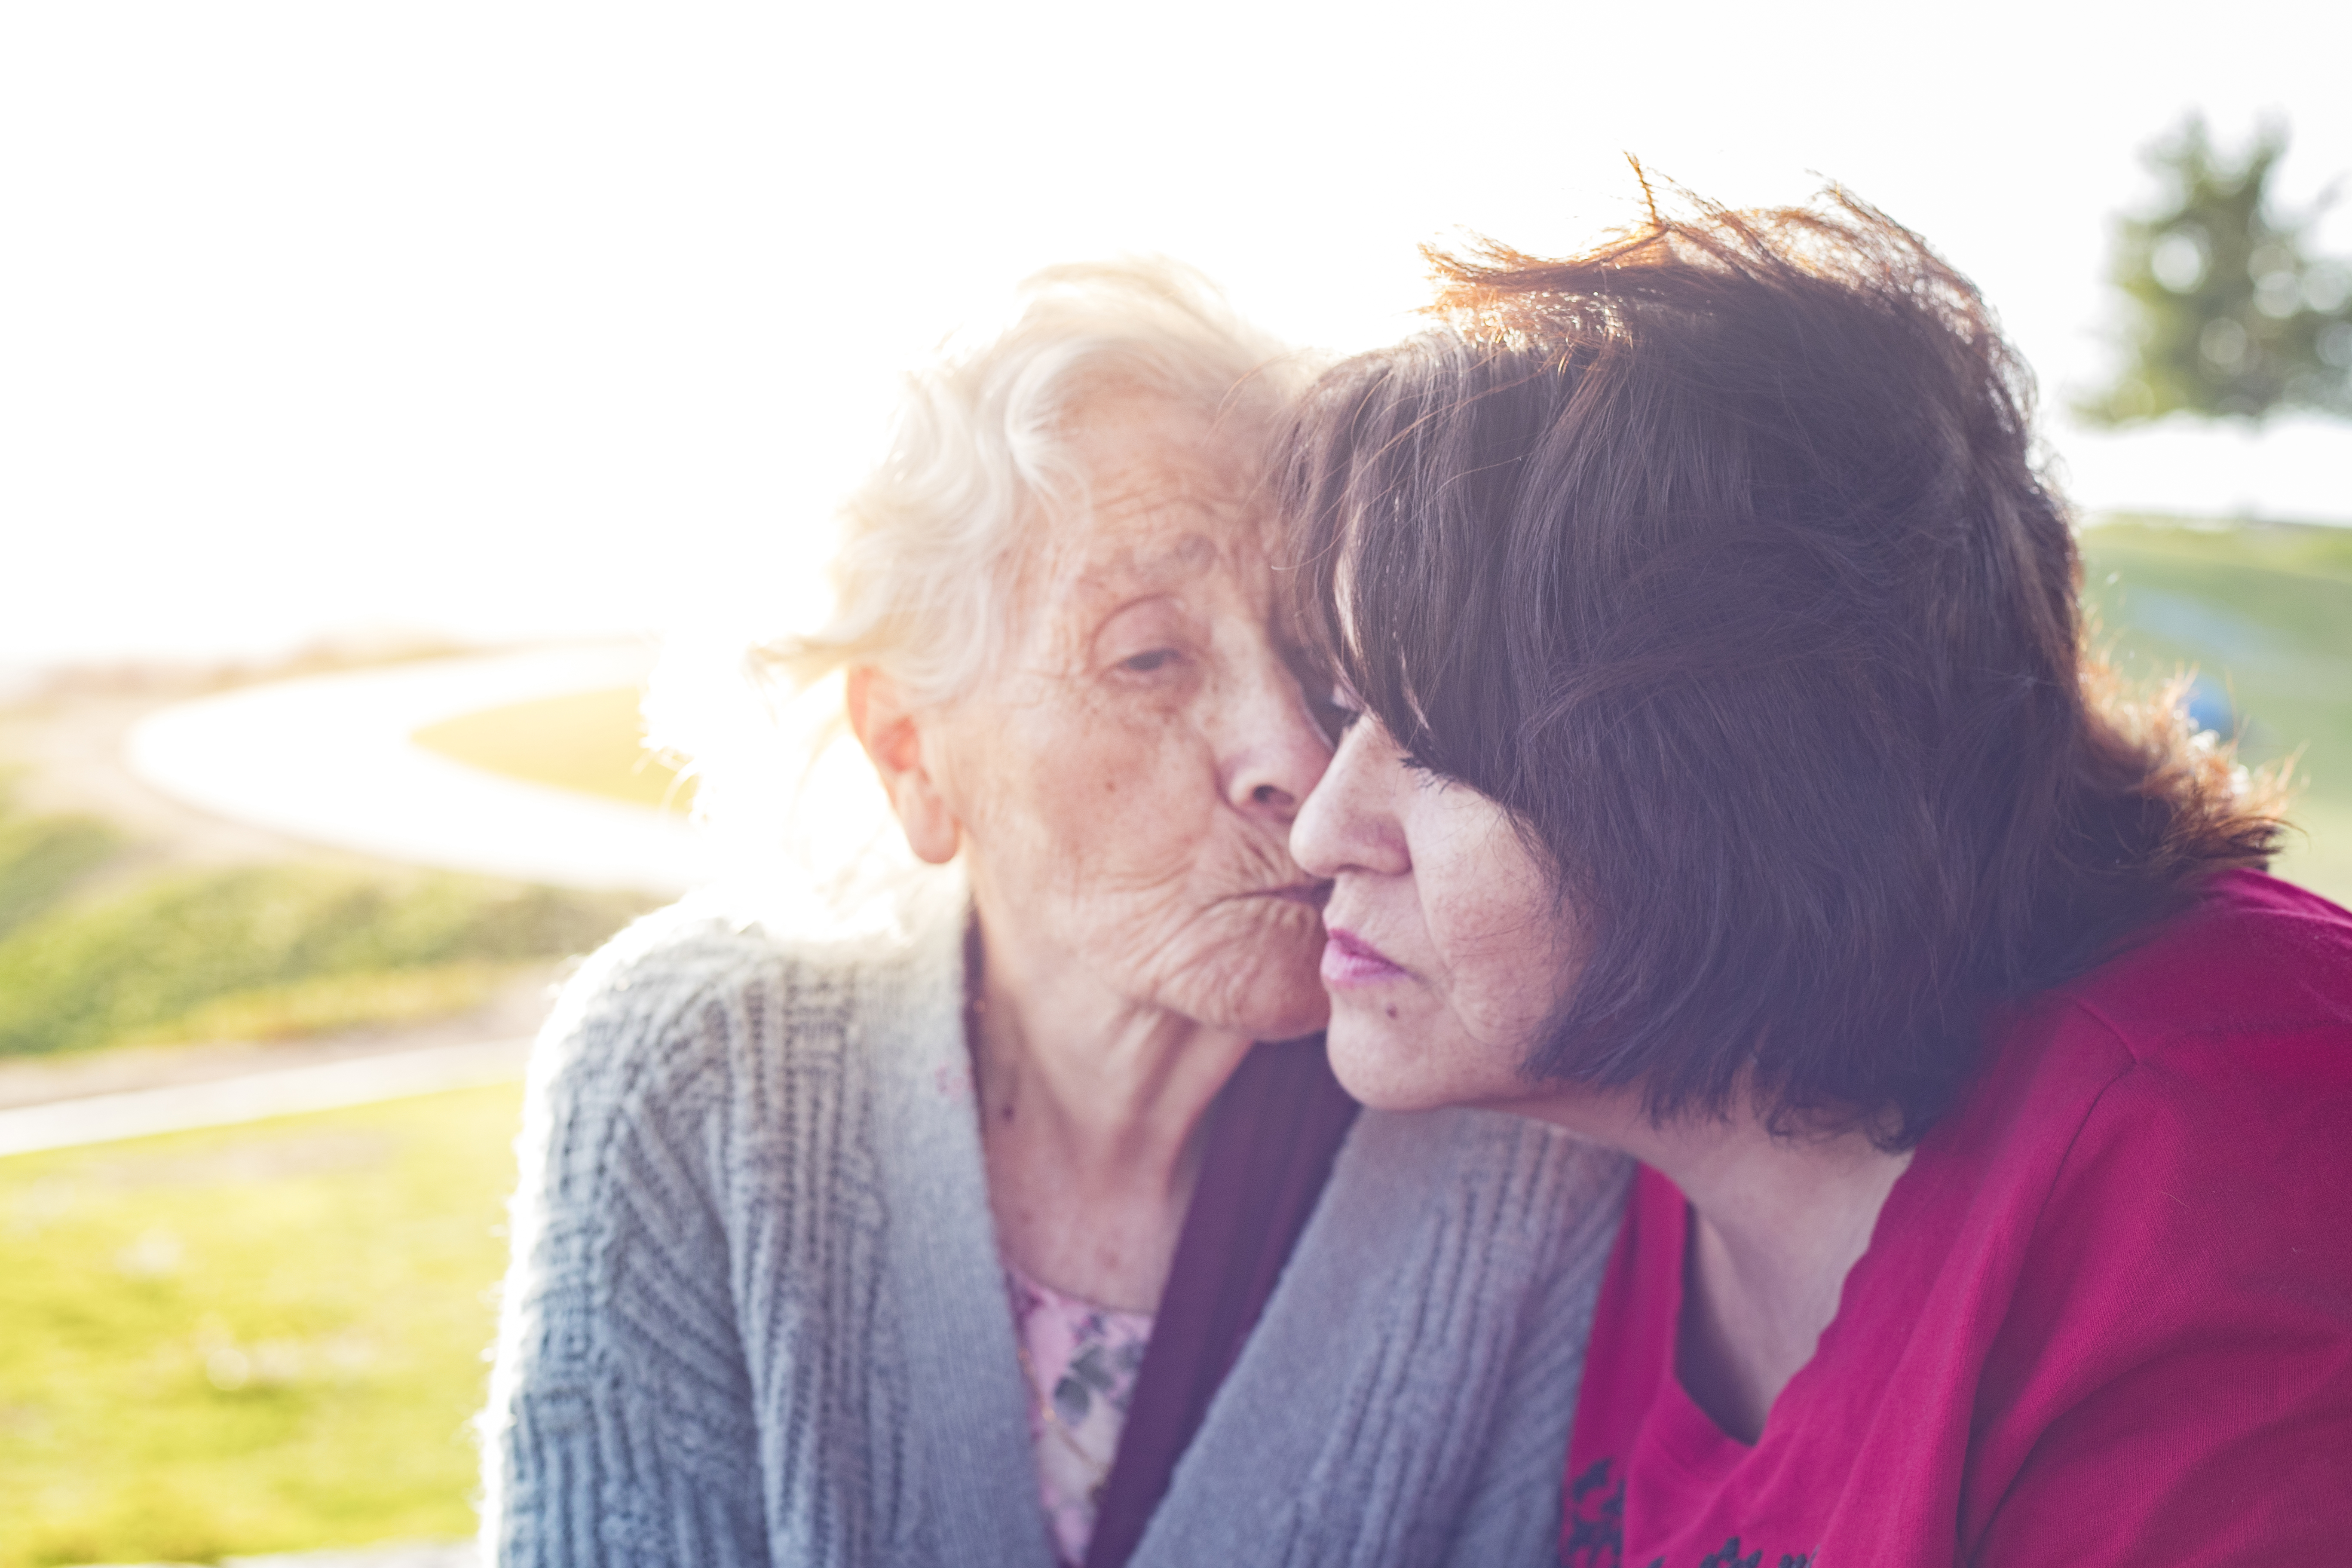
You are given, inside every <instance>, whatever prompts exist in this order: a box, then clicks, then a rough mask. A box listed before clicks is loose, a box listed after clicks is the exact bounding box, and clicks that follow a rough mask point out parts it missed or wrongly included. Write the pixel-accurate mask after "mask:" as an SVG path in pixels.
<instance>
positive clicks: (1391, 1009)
mask: <svg viewBox="0 0 2352 1568" xmlns="http://www.w3.org/2000/svg"><path fill="white" fill-rule="evenodd" d="M1388 1015H1389V1016H1390V1017H1391V1018H1393V1017H1395V1016H1396V1004H1395V1003H1393V1002H1391V1003H1390V1004H1389V1005H1388Z"/></svg>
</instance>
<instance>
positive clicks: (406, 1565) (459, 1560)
mask: <svg viewBox="0 0 2352 1568" xmlns="http://www.w3.org/2000/svg"><path fill="white" fill-rule="evenodd" d="M481 1561H482V1558H481V1553H480V1552H477V1551H476V1550H475V1548H474V1543H473V1542H470V1541H447V1542H409V1543H407V1544H405V1545H399V1546H369V1547H362V1548H360V1549H359V1550H356V1551H349V1550H347V1551H342V1552H289V1553H285V1554H282V1555H277V1556H270V1557H224V1558H222V1559H221V1568H479V1564H480V1563H481ZM112 1568H194V1565H193V1564H185V1563H118V1564H113V1565H112Z"/></svg>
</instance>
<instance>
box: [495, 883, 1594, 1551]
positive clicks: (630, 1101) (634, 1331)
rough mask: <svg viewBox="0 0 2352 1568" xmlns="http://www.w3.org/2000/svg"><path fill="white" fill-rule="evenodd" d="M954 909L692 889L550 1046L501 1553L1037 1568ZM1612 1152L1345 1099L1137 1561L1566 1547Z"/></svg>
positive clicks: (533, 1119)
mask: <svg viewBox="0 0 2352 1568" xmlns="http://www.w3.org/2000/svg"><path fill="white" fill-rule="evenodd" d="M962 920H963V916H962V913H961V908H960V907H956V908H949V907H947V906H946V905H944V904H941V905H940V908H939V910H938V911H937V912H935V913H934V914H933V915H932V916H931V917H929V918H928V919H923V920H919V921H916V922H915V924H914V926H913V929H912V930H911V931H909V932H908V933H907V934H905V935H904V936H902V937H900V938H898V939H897V940H892V941H879V940H877V941H875V942H869V943H866V944H864V945H849V944H833V945H829V946H819V945H811V944H801V945H798V946H795V945H793V944H790V943H786V942H780V941H777V940H775V939H773V938H771V937H770V936H768V935H767V934H765V933H764V932H763V931H761V929H759V928H757V927H747V926H745V925H743V924H741V923H740V922H738V921H730V920H728V919H725V918H719V917H714V916H711V915H708V914H697V913H695V912H693V911H692V910H683V909H682V910H671V911H668V912H667V913H665V914H662V915H656V916H654V917H652V918H650V919H648V920H646V921H641V922H639V923H638V924H637V925H636V926H635V927H633V928H632V929H631V930H630V931H626V932H625V933H624V934H623V935H622V936H620V937H619V938H617V939H616V940H615V941H614V942H613V943H612V944H610V945H609V946H608V947H606V948H605V949H604V952H601V953H599V954H598V955H597V956H596V957H595V958H593V959H592V960H591V961H590V962H589V963H588V964H587V965H586V967H585V968H584V969H583V971H582V972H581V973H580V974H579V975H578V976H576V977H575V979H574V980H573V982H572V984H571V985H570V986H569V987H568V988H567V990H566V992H565V994H564V996H563V997H562V1001H561V1002H560V1003H559V1004H558V1005H557V1008H556V1012H555V1015H554V1016H553V1017H552V1018H551V1021H550V1023H549V1025H548V1027H547V1031H546V1033H545V1035H544V1036H543V1037H541V1041H540V1043H539V1047H538V1049H537V1051H536V1053H535V1054H534V1056H533V1058H532V1059H531V1066H530V1087H529V1091H528V1095H527V1108H526V1110H525V1115H524V1126H523V1131H522V1134H521V1137H520V1141H519V1143H518V1145H517V1147H518V1150H519V1152H520V1156H521V1166H522V1176H521V1185H520V1190H519V1192H518V1193H517V1194H516V1196H515V1199H514V1204H513V1216H512V1238H513V1248H514V1254H513V1264H512V1268H511V1271H510V1272H509V1276H508V1279H507V1282H506V1287H505V1293H504V1298H503V1302H502V1307H501V1320H500V1323H499V1339H498V1351H497V1363H496V1367H495V1370H494V1372H493V1373H492V1376H491V1383H490V1399H489V1405H488V1409H487V1410H486V1411H485V1412H484V1413H483V1415H482V1417H481V1435H482V1438H483V1447H484V1496H483V1502H484V1510H483V1532H484V1534H483V1539H484V1543H485V1547H486V1551H485V1556H486V1559H487V1560H488V1561H490V1562H494V1563H507V1564H559V1565H564V1568H587V1565H589V1564H606V1563H610V1564H630V1565H650V1564H674V1565H676V1568H738V1565H741V1568H751V1565H755V1564H757V1565H761V1568H767V1565H774V1568H783V1565H786V1564H791V1565H795V1568H799V1565H808V1568H820V1565H821V1568H863V1565H865V1564H889V1565H892V1568H898V1565H906V1568H917V1565H923V1568H930V1565H936V1568H950V1565H952V1568H993V1565H996V1564H1005V1565H1018V1568H1051V1564H1052V1563H1053V1562H1054V1553H1053V1549H1052V1546H1051V1545H1050V1542H1049V1538H1048V1535H1047V1532H1046V1527H1045V1517H1044V1513H1043V1510H1042V1509H1041V1507H1040V1506H1039V1503H1038V1500H1037V1479H1036V1472H1035V1468H1034V1465H1035V1460H1034V1454H1033V1452H1032V1449H1031V1446H1030V1437H1029V1428H1028V1406H1027V1395H1026V1392H1025V1387H1024V1383H1023V1379H1022V1373H1021V1370H1020V1366H1019V1363H1018V1361H1017V1358H1016V1353H1015V1351H1014V1341H1013V1322H1012V1316H1011V1309H1010V1307H1009V1306H1008V1304H1007V1301H1006V1296H1005V1289H1004V1281H1003V1273H1002V1271H1001V1269H1000V1266H999V1264H998V1260H997V1254H996V1246H995V1240H994V1237H993V1233H992V1223H991V1220H990V1217H989V1209H988V1198H987V1193H986V1190H985V1182H984V1177H983V1174H982V1157H981V1145H980V1132H979V1126H978V1119H977V1116H976V1114H975V1111H974V1108H973V1105H972V1093H971V1076H970V1070H969V1067H968V1062H967V1057H966V1054H965V1046H964V1037H963V1025H962V1011H961V1003H962V996H963V994H964V992H963V973H962V942H961V932H962ZM1627 1173H1628V1167H1627V1166H1626V1165H1625V1163H1623V1162H1622V1160H1620V1159H1618V1158H1617V1157H1615V1156H1613V1155H1610V1154H1607V1153H1605V1152H1601V1151H1600V1150H1598V1149H1595V1148H1593V1147H1592V1146H1591V1145H1588V1144H1584V1143H1580V1142H1577V1141H1575V1140H1573V1139H1570V1138H1569V1137H1567V1136H1565V1135H1563V1134H1560V1133H1558V1132H1554V1131H1549V1130H1547V1129H1544V1128H1542V1127H1539V1126H1538V1125H1536V1124H1534V1123H1532V1122H1528V1121H1521V1120H1518V1119H1516V1118H1512V1117H1507V1116H1502V1115H1497V1114H1491V1113H1482V1112H1475V1111H1444V1112H1437V1113H1433V1114H1428V1115H1419V1116H1394V1115H1383V1114H1379V1113H1375V1112H1369V1111H1368V1112H1366V1113H1364V1114H1363V1115H1361V1116H1360V1117H1359V1118H1358V1120H1357V1121H1356V1124H1355V1126H1354V1127H1353V1129H1352V1130H1351V1131H1349V1135H1348V1138H1347V1141H1346V1142H1345V1143H1344V1144H1343V1145H1342V1147H1341V1149H1340V1152H1339V1157H1338V1159H1337V1161H1336V1163H1335V1164H1334V1167H1333V1170H1332V1173H1331V1177H1330V1181H1329V1184H1328V1186H1327V1187H1326V1188H1325V1191H1324V1193H1323V1195H1322V1198H1321V1200H1320V1201H1319V1203H1318V1206H1317V1208H1316V1210H1315V1213H1314V1215H1312V1217H1311V1218H1310V1219H1309V1220H1308V1222H1307V1228H1306V1230H1305V1232H1304V1233H1303V1234H1302V1235H1301V1237H1300V1238H1299V1241H1298V1244H1297V1249H1296V1250H1295V1252H1294V1253H1293V1254H1292V1256H1291V1258H1290V1261H1289V1264H1288V1267H1287V1268H1286V1270H1285V1272H1284V1274H1283V1276H1282V1278H1281V1279H1280V1281H1279V1283H1278V1284H1277V1286H1276V1289H1275V1292H1274V1295H1273V1297H1272V1299H1271V1300H1270V1301H1269V1302H1268V1304H1267V1306H1266V1309H1265V1314H1264V1316H1263V1317H1262V1318H1261V1320H1260V1321H1259V1323H1258V1325H1257V1328H1256V1330H1255V1333H1254V1334H1253V1335H1252V1336H1251V1338H1250V1341H1249V1342H1248V1344H1247V1345H1246V1346H1245V1348H1244V1352H1243V1353H1242V1355H1241V1357H1240V1359H1239V1361H1238V1362H1237V1363H1235V1364H1234V1368H1233V1370H1232V1372H1231V1373H1229V1374H1228V1376H1227V1377H1226V1380H1225V1382H1224V1384H1223V1386H1222V1387H1221V1388H1220V1390H1219V1391H1218V1394H1217V1395H1216V1398H1215V1401H1214V1402H1213V1405H1211V1407H1210V1409H1209V1412H1208V1415H1207V1416H1206V1418H1205V1420H1204V1421H1203V1423H1202V1426H1201V1428H1200V1430H1199V1432H1198V1433H1197V1435H1196V1436H1194V1438H1193V1440H1192V1445H1191V1447H1189V1448H1188V1449H1187V1451H1186V1452H1185V1454H1184V1457H1183V1458H1182V1459H1181V1461H1180V1463H1179V1465H1178V1467H1177V1469H1176V1472H1175V1475H1174V1477H1173V1479H1172V1480H1171V1484H1170V1489H1169V1491H1168V1494H1167V1496H1166V1497H1165V1499H1164V1500H1162V1501H1161V1503H1160V1508H1159V1510H1158V1511H1157V1512H1156V1513H1155V1514H1154V1515H1153V1518H1152V1521H1151V1524H1150V1529H1149V1531H1147V1533H1146V1535H1145V1537H1144V1539H1143V1542H1142V1543H1141V1545H1140V1546H1139V1549H1138V1551H1137V1552H1136V1555H1135V1558H1134V1559H1133V1562H1134V1563H1135V1568H1175V1565H1202V1564H1215V1565H1218V1568H1223V1565H1228V1564H1246V1565H1256V1564H1267V1565H1272V1564H1297V1565H1300V1568H1304V1565H1307V1564H1330V1565H1333V1568H1338V1565H1340V1564H1350V1565H1364V1568H1370V1565H1371V1564H1439V1563H1447V1564H1463V1565H1465V1568H1466V1565H1470V1564H1477V1565H1481V1568H1485V1565H1494V1564H1514V1563H1525V1564H1530V1565H1532V1564H1538V1563H1553V1562H1556V1561H1557V1559H1556V1556H1555V1551H1556V1547H1555V1536H1556V1532H1557V1531H1558V1528H1559V1482H1560V1472H1561V1466H1562V1463H1563V1460H1564V1458H1565V1455H1566V1453H1567V1445H1568V1424H1569V1417H1570V1412H1571V1410H1572V1409H1573V1406H1574V1404H1575V1399H1576V1391H1577V1384H1578V1380H1579V1376H1580V1373H1581V1370H1582V1365H1583V1353H1584V1342H1585V1334H1586V1331H1587V1328H1588V1326H1589V1324H1590V1322H1591V1311H1592V1302H1593V1297H1594V1294H1595V1291H1596V1289H1597V1287H1598V1281H1599V1278H1600V1274H1601V1268H1602V1265H1603V1262H1604V1259H1605V1255H1606V1253H1607V1251H1608V1248H1609V1246H1610V1243H1611V1240H1612V1237H1613V1236H1614V1233H1615V1230H1616V1226H1617V1219H1618V1213H1619V1209H1620V1207H1621V1204H1622V1194H1623V1190H1624V1184H1625V1180H1626V1176H1627Z"/></svg>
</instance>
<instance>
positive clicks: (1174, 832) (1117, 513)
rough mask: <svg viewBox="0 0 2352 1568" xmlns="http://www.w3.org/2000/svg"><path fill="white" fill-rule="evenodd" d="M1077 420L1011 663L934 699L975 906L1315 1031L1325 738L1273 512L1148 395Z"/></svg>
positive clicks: (1133, 990) (1244, 1013)
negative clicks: (1281, 565) (1279, 592)
mask: <svg viewBox="0 0 2352 1568" xmlns="http://www.w3.org/2000/svg"><path fill="white" fill-rule="evenodd" d="M1075 434H1076V440H1075V447H1076V456H1077V458H1079V461H1080V464H1081V469H1082V472H1083V474H1084V476H1085V479H1086V483H1087V505H1086V506H1085V507H1082V508H1071V509H1068V510H1067V512H1066V513H1065V514H1061V515H1049V516H1046V517H1044V518H1042V519H1041V520H1040V521H1038V522H1037V523H1036V524H1035V525H1034V530H1033V532H1032V536H1031V547H1030V549H1029V552H1028V554H1027V556H1026V558H1025V562H1024V570H1023V572H1022V574H1021V579H1020V584H1019V591H1018V594H1017V595H1016V604H1015V606H1014V618H1013V633H1012V636H1011V637H1010V638H1009V640H1008V643H1007V646H1006V649H1005V654H1004V657H1003V659H1002V660H1001V661H1000V667H999V668H997V669H996V670H995V671H994V672H992V675H991V677H990V678H988V679H985V680H984V681H983V682H982V685H981V688H980V689H979V690H978V691H976V692H975V693H973V695H972V696H971V698H970V699H968V700H963V701H960V702H958V703H957V704H955V706H954V708H953V710H951V711H950V712H948V713H947V714H945V715H943V716H942V718H943V722H942V724H941V731H940V742H941V746H940V757H941V761H942V762H943V763H944V764H945V767H944V770H943V771H944V773H945V774H946V777H945V779H944V780H943V781H942V783H943V784H944V786H945V793H946V795H947V796H948V799H949V803H950V806H951V808H952V809H953V810H954V813H955V815H956V816H957V817H958V818H959V820H960V821H961V825H962V828H963V837H964V847H965V853H966V855H967V856H968V858H969V862H970V865H971V875H972V878H973V882H974V887H975V890H976V892H977V893H978V895H979V897H980V899H981V908H982V916H983V919H988V918H990V917H991V916H992V915H993V916H994V918H996V919H999V920H1001V921H1018V922H1020V923H1021V925H1022V926H1023V928H1024V931H1023V935H1024V939H1026V940H1024V942H1023V944H1022V945H1023V946H1024V949H1027V950H1028V951H1030V952H1035V953H1038V954H1043V955H1048V958H1049V961H1050V959H1051V958H1052V957H1053V956H1059V957H1060V958H1061V959H1062V961H1064V962H1066V963H1071V964H1073V965H1075V966H1076V967H1077V968H1078V969H1081V970H1083V971H1084V972H1086V973H1087V974H1089V975H1090V976H1091V977H1092V978H1093V979H1094V980H1096V981H1097V982H1100V983H1106V984H1108V986H1109V987H1110V988H1111V989H1112V990H1114V991H1115V992H1117V993H1118V994H1119V995H1121V996H1123V997H1126V998H1129V999H1132V1000H1134V1001H1138V1002H1141V1003H1146V1004H1150V1005H1155V1006H1160V1007H1165V1008H1168V1009H1170V1010H1171V1011H1173V1012H1177V1013H1180V1014H1182V1015H1184V1016H1188V1017H1192V1018H1194V1019H1197V1020H1199V1021H1201V1022H1202V1023H1205V1024H1209V1025H1212V1026H1217V1027H1220V1028H1229V1029H1233V1030H1235V1031H1239V1032H1244V1033H1248V1034H1250V1035H1253V1036H1255V1037H1258V1038H1261V1039H1279V1038H1286V1037H1292V1036H1297V1035H1301V1034H1305V1033H1307V1032H1309V1031H1311V1030H1313V1029H1315V1028H1317V1027H1318V1026H1321V1024H1322V1023H1323V1020H1324V1016H1325V1011H1326V1003H1325V999H1324V994H1323V991H1322V988H1321V986H1320V985H1319V984H1318V982H1317V978H1316V963H1317V960H1318V957H1319V955H1320V953H1321V951H1322V945H1323V932H1322V925H1321V921H1320V920H1319V918H1318V904H1319V901H1320V899H1319V895H1320V892H1321V889H1320V887H1319V885H1318V884H1317V883H1316V882H1315V881H1314V879H1310V878H1308V877H1307V875H1306V874H1305V873H1303V872H1302V871H1300V870H1299V868H1298V866H1297V862H1295V861H1294V860H1292V858H1291V857H1290V850H1289V844H1288V838H1289V831H1290V824H1291V819H1292V817H1293V816H1296V814H1297V808H1298V804H1299V803H1300V802H1301V801H1303V800H1304V799H1305V798H1306V796H1307V792H1308V791H1309V790H1310V789H1312V788H1313V787H1314V784H1315V781H1316V780H1317V779H1318V777H1320V776H1321V774H1322V772H1323V768H1324V765H1325V764H1326V763H1328V761H1329V760H1330V751H1329V747H1328V743H1327V742H1326V741H1325V740H1324V738H1323V735H1322V733H1321V732H1320V731H1319V730H1318V728H1317V726H1316V723H1315V721H1314V718H1313V716H1312V715H1311V714H1310V712H1309V711H1308V710H1307V706H1306V703H1305V700H1304V699H1303V697H1302V695H1301V692H1300V689H1299V686H1298V682H1297V678H1296V676H1295V674H1294V673H1293V670H1292V668H1291V665H1290V663H1289V661H1287V660H1286V658H1285V648H1284V647H1283V646H1282V640H1281V638H1280V636H1279V632H1278V630H1277V628H1276V626H1275V624H1274V613H1275V594H1274V578H1273V574H1272V571H1271V569H1270V567H1269V563H1268V561H1267V558H1266V545H1267V543H1268V542H1269V535H1270V529H1271V521H1270V519H1269V518H1268V517H1267V515H1266V514H1265V510H1264V509H1263V508H1262V507H1261V506H1260V505H1259V504H1258V503H1257V502H1256V501H1255V500H1254V499H1253V498H1252V497H1251V496H1250V494H1249V493H1248V490H1247V489H1246V482H1245V479H1244V472H1245V470H1244V465H1243V464H1242V463H1241V462H1240V460H1239V454H1238V453H1236V452H1235V451H1234V449H1233V448H1232V447H1230V446H1229V445H1228V444H1227V443H1226V442H1225V440H1224V439H1223V437H1221V436H1220V435H1219V434H1218V433H1217V432H1216V431H1215V430H1214V429H1213V427H1212V426H1210V425H1209V424H1208V423H1207V422H1205V421H1203V420H1202V419H1200V418H1198V417H1196V416H1189V415H1187V414H1185V413H1183V412H1181V411H1180V410H1178V409H1176V408H1175V407H1173V406H1172V405H1168V404H1166V403H1164V402H1161V401H1160V400H1158V399H1156V398H1152V397H1149V396H1144V395H1124V396H1116V397H1106V398H1101V399H1098V400H1097V401H1096V402H1095V403H1094V404H1093V405H1091V406H1090V407H1089V408H1088V409H1087V413H1086V414H1085V415H1084V416H1083V417H1082V419H1081V421H1080V423H1079V427H1078V428H1077V430H1076V433H1075ZM990 941H991V943H992V948H993V947H994V945H995V943H996V935H995V934H994V933H992V934H991V937H990Z"/></svg>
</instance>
